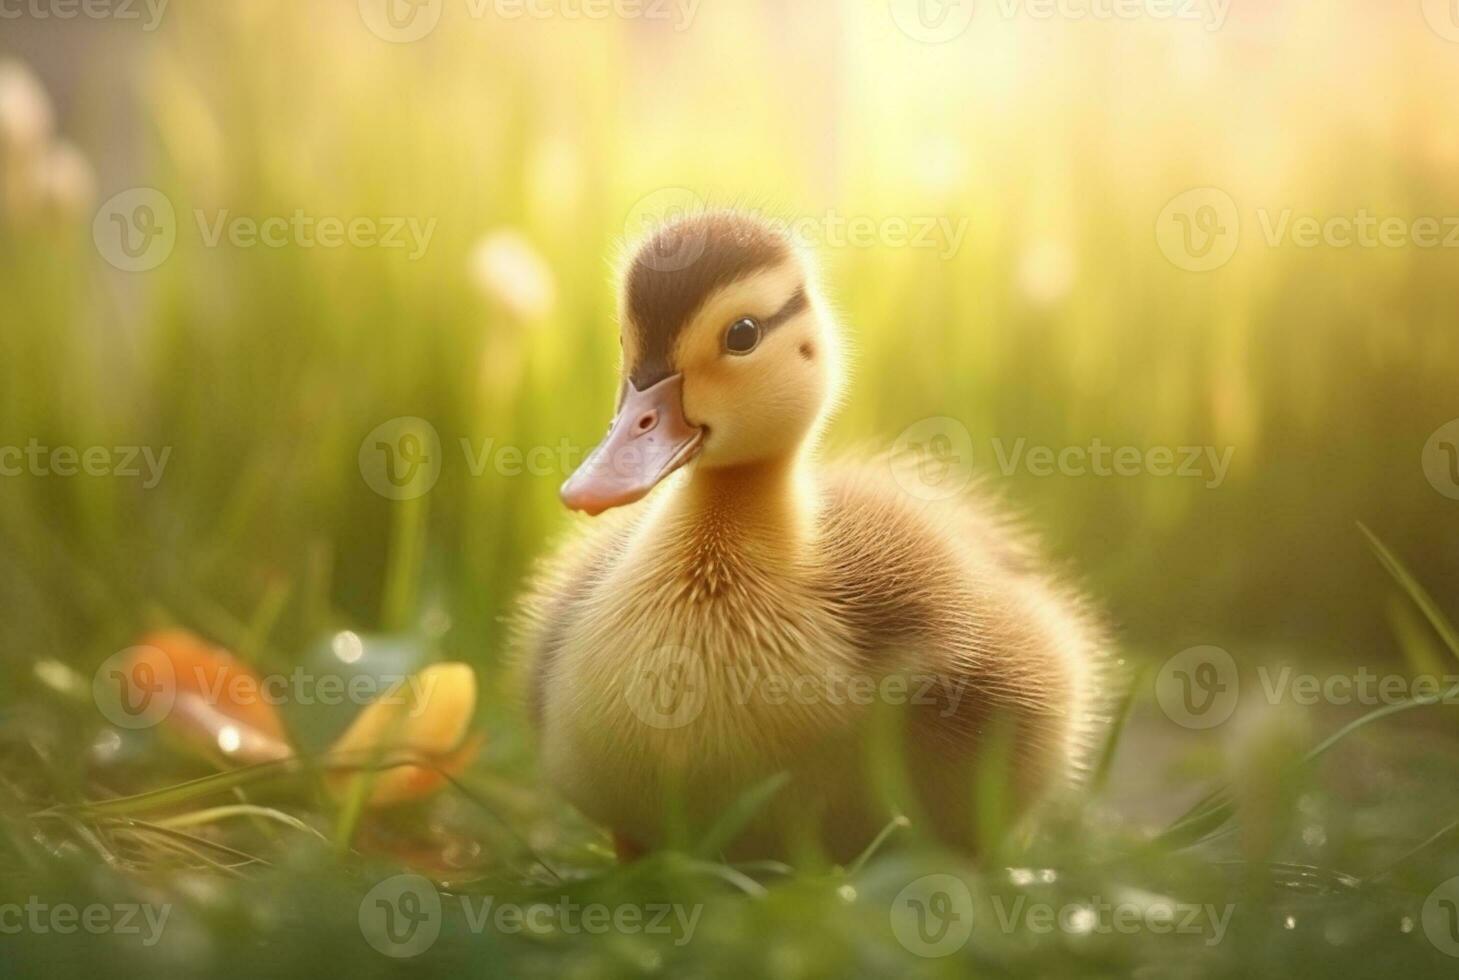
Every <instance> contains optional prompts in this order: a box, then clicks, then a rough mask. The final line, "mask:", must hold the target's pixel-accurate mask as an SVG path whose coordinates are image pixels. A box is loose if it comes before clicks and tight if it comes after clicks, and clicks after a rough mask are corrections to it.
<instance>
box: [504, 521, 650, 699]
mask: <svg viewBox="0 0 1459 980" xmlns="http://www.w3.org/2000/svg"><path fill="white" fill-rule="evenodd" d="M641 517H642V508H641V507H639V506H633V507H624V508H620V509H617V510H612V511H609V512H607V513H605V514H603V515H601V516H599V517H596V518H592V519H581V520H580V521H579V522H578V525H577V527H575V528H574V529H573V530H572V531H571V532H569V534H568V535H567V536H566V537H565V538H564V539H563V541H562V542H561V543H560V544H559V546H558V547H557V548H556V550H555V551H553V552H551V553H550V554H549V555H548V556H547V557H546V558H544V559H542V560H541V561H539V562H538V563H537V566H536V568H535V569H534V571H533V573H532V575H531V577H530V578H529V580H528V584H527V588H526V589H525V590H524V592H523V595H522V598H521V599H520V600H519V602H518V604H517V607H516V611H515V613H514V615H513V616H512V618H511V620H510V621H509V635H510V637H511V650H512V656H513V659H514V660H515V661H516V662H517V664H518V665H519V666H520V667H521V668H523V669H525V670H526V672H527V685H526V687H527V691H526V694H527V709H528V716H529V718H530V719H531V721H532V724H533V726H534V727H535V726H536V725H537V723H538V722H539V720H540V714H541V709H542V698H543V688H544V686H545V684H546V682H547V678H548V676H549V675H550V673H551V671H552V668H553V664H554V662H555V661H556V658H557V655H558V652H559V650H560V647H561V644H562V642H563V638H564V637H565V636H566V634H567V631H568V629H569V627H570V626H571V625H572V623H573V622H574V621H575V620H576V618H577V616H578V615H580V613H581V611H582V608H583V605H584V603H585V602H587V601H588V597H589V596H590V595H591V594H592V592H593V590H594V588H595V587H596V586H597V585H598V583H599V582H601V581H602V579H603V577H604V576H605V575H606V574H607V573H608V572H609V571H610V570H611V569H612V568H613V566H614V565H615V564H616V562H617V561H618V560H619V558H620V557H621V555H622V554H623V550H624V548H625V547H626V545H627V542H628V539H629V536H630V535H631V533H632V531H633V528H634V527H635V526H637V523H638V521H639V520H640V519H641Z"/></svg>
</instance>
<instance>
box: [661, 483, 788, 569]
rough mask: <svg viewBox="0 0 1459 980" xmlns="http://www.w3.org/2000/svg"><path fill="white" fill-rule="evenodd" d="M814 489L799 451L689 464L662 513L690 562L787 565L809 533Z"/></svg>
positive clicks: (765, 565) (733, 565)
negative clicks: (718, 464)
mask: <svg viewBox="0 0 1459 980" xmlns="http://www.w3.org/2000/svg"><path fill="white" fill-rule="evenodd" d="M816 499H817V495H816V493H815V492H814V488H813V487H812V486H811V485H810V477H809V472H808V469H807V468H806V467H804V466H802V465H801V456H800V454H795V455H792V456H787V457H784V458H777V459H770V460H764V461H757V462H754V463H746V464H742V465H739V466H721V467H695V468H694V469H693V470H692V471H691V472H690V474H689V479H688V480H686V481H685V482H684V483H683V484H681V485H680V488H679V491H678V493H677V494H676V495H675V497H674V499H673V501H672V502H671V503H670V505H669V507H668V510H667V512H666V513H665V515H664V516H665V518H666V519H667V520H669V521H670V522H671V523H672V525H673V527H674V530H675V532H676V533H675V535H674V537H675V538H677V539H678V541H679V543H680V546H681V547H687V548H689V549H691V550H692V553H693V554H692V557H693V559H694V560H695V562H696V563H699V562H705V563H709V564H713V565H716V566H720V567H731V568H733V567H735V566H741V565H744V564H746V563H749V564H752V565H754V566H756V567H757V570H759V571H762V572H772V571H777V570H788V568H789V567H790V566H791V565H794V564H795V563H796V561H797V559H799V558H800V557H801V556H802V555H803V554H804V552H805V549H806V548H808V547H809V546H810V545H811V543H812V542H813V539H814V534H815V515H816Z"/></svg>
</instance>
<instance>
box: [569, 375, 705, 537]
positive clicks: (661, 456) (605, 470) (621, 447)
mask: <svg viewBox="0 0 1459 980" xmlns="http://www.w3.org/2000/svg"><path fill="white" fill-rule="evenodd" d="M624 388H625V393H624V395H623V400H622V401H621V402H619V404H618V414H617V416H616V417H615V418H614V419H613V425H612V426H611V427H610V428H609V429H608V437H607V438H606V439H604V440H603V441H602V442H601V443H599V444H598V448H597V449H594V450H593V452H592V454H591V455H590V456H588V458H587V459H585V460H584V461H583V465H581V466H579V467H578V468H577V472H575V473H573V475H572V476H571V477H569V478H568V481H567V482H566V483H564V484H563V485H562V502H563V503H565V504H567V506H569V507H571V508H572V509H573V510H581V511H586V512H587V513H588V514H591V515H597V514H601V513H602V512H603V511H605V510H607V509H608V508H610V507H620V506H622V505H623V504H631V503H633V502H634V501H635V500H638V499H639V498H641V497H643V496H644V494H646V493H648V492H649V491H650V490H652V489H653V488H654V486H655V485H656V484H657V483H658V482H659V481H660V480H662V479H663V478H664V477H666V476H668V475H669V474H670V473H672V472H674V471H675V470H677V469H678V468H679V467H681V466H683V465H684V464H685V463H687V462H689V460H691V459H693V458H694V455H695V454H696V453H697V452H699V447H700V445H701V444H702V443H703V441H704V429H703V428H701V427H700V426H697V425H690V424H689V420H688V419H686V418H684V376H683V375H682V374H671V375H669V376H668V377H667V378H665V379H664V380H662V381H660V382H659V383H657V384H655V385H652V386H650V387H648V388H645V389H644V390H643V391H639V390H638V389H637V388H636V387H634V385H633V382H632V381H628V382H626V383H625V385H624Z"/></svg>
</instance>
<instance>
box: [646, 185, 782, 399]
mask: <svg viewBox="0 0 1459 980" xmlns="http://www.w3.org/2000/svg"><path fill="white" fill-rule="evenodd" d="M790 256H791V249H790V244H789V242H787V241H786V239H785V237H784V235H783V234H781V233H780V232H779V231H778V230H776V229H775V228H774V227H773V226H771V225H770V224H769V223H767V222H764V221H761V220H759V219H757V218H752V217H750V216H748V215H743V214H738V213H736V212H733V211H714V212H709V213H705V214H698V215H693V216H692V217H688V218H684V219H682V220H680V221H676V222H674V223H673V224H669V225H666V226H664V227H663V228H661V229H659V230H658V231H657V232H655V233H654V234H653V235H652V236H651V237H650V238H649V239H648V240H647V241H645V242H644V243H643V245H642V246H640V247H639V250H638V252H637V254H636V255H635V256H634V259H633V264H632V265H631V266H630V268H629V272H628V277H627V281H626V283H625V291H626V294H627V307H626V312H627V315H628V321H629V324H628V326H629V328H630V329H632V330H634V331H635V332H636V335H637V337H638V351H637V358H636V360H635V362H634V364H633V365H632V366H631V367H630V369H629V377H630V378H631V379H632V380H633V384H634V387H636V388H638V389H639V390H640V391H642V390H643V389H645V388H647V387H649V386H650V385H653V384H657V383H658V382H659V381H662V380H663V379H664V378H666V377H668V376H669V375H670V374H672V373H673V371H674V367H673V363H672V353H673V349H674V341H675V340H676V339H677V338H678V336H679V333H680V332H681V331H682V330H683V329H684V327H685V326H686V325H687V324H688V323H689V321H690V320H691V319H692V318H693V316H694V314H695V313H696V312H697V311H698V310H699V308H700V307H701V306H703V305H704V302H705V301H706V300H707V299H708V298H709V297H710V296H711V295H713V294H714V293H715V292H716V291H718V290H720V289H723V288H724V287H725V286H728V285H729V284H730V283H732V282H735V281H737V280H739V279H743V278H744V277H745V276H748V275H750V274H751V273H754V272H757V271H759V270H761V269H765V268H769V267H771V266H775V265H779V264H780V263H782V262H784V261H786V260H787V259H788V258H790Z"/></svg>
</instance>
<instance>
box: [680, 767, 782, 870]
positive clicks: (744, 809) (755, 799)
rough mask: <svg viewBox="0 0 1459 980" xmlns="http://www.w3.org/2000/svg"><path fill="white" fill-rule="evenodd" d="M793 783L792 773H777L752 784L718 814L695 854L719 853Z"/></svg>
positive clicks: (708, 855)
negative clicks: (756, 783) (776, 795)
mask: <svg viewBox="0 0 1459 980" xmlns="http://www.w3.org/2000/svg"><path fill="white" fill-rule="evenodd" d="M789 782H790V773H788V772H777V773H776V774H775V775H773V776H771V777H770V778H769V779H766V780H764V781H762V782H761V783H759V784H758V785H756V786H752V787H750V789H748V790H746V791H745V792H744V793H742V794H740V797H739V798H738V799H737V800H735V801H734V803H732V804H730V806H729V807H728V808H727V809H726V810H725V811H724V812H723V813H721V814H720V815H719V819H718V820H716V821H715V822H714V826H712V827H710V828H709V832H708V833H707V834H705V835H704V838H703V839H702V840H700V842H699V846H698V847H696V848H694V853H695V854H696V855H697V856H699V857H712V856H713V855H715V854H718V853H719V852H720V851H721V850H723V849H724V848H725V846H726V845H728V844H729V843H730V842H731V841H733V840H734V839H735V838H736V837H738V836H739V835H740V832H741V831H743V830H744V829H745V828H746V827H747V826H749V824H750V821H751V820H753V819H755V817H756V816H757V815H758V814H759V813H760V811H761V810H763V809H765V807H766V805H767V804H769V802H770V801H771V799H773V798H774V797H775V794H777V793H779V792H780V791H781V790H782V789H784V788H785V786H786V784H788V783H789Z"/></svg>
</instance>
